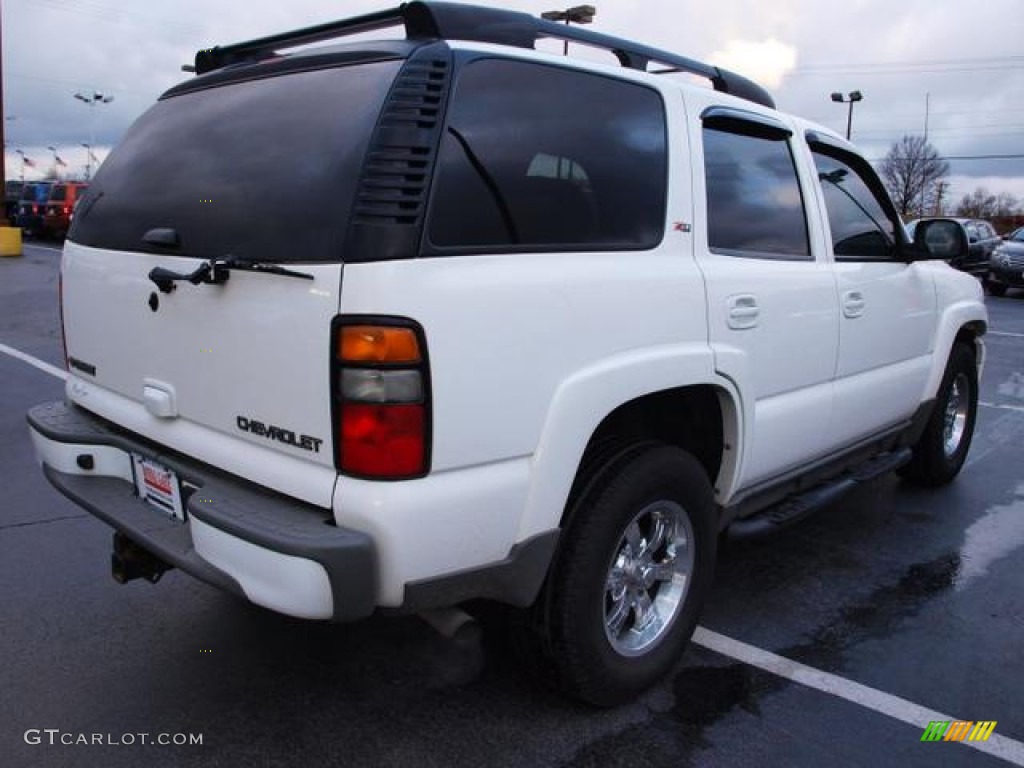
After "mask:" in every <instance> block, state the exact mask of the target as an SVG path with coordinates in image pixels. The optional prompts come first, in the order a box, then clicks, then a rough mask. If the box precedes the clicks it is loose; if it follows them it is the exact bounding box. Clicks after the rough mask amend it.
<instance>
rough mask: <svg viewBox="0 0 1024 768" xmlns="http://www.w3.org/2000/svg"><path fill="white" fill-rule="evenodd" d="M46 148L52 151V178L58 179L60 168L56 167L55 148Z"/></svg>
mask: <svg viewBox="0 0 1024 768" xmlns="http://www.w3.org/2000/svg"><path fill="white" fill-rule="evenodd" d="M47 149H48V150H50V151H51V152H53V178H54V180H55V181H60V170H59V169H58V167H57V148H56V147H47Z"/></svg>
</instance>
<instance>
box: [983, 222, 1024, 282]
mask: <svg viewBox="0 0 1024 768" xmlns="http://www.w3.org/2000/svg"><path fill="white" fill-rule="evenodd" d="M985 287H986V288H988V291H989V293H991V294H992V295H993V296H1002V295H1003V294H1005V293H1006V289H1007V288H1010V287H1016V288H1024V227H1020V228H1018V229H1015V230H1014V231H1013V232H1011V233H1010V234H1009V235H1006V236H1005V237H1004V238H1003V242H1001V243H1000V244H999V245H997V246H996V249H995V250H994V251H993V252H992V259H991V260H990V261H989V266H988V276H987V277H986V278H985Z"/></svg>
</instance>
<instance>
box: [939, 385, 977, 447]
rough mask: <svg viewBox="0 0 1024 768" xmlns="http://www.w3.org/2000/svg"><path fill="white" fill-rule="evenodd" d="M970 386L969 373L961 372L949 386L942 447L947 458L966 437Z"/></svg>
mask: <svg viewBox="0 0 1024 768" xmlns="http://www.w3.org/2000/svg"><path fill="white" fill-rule="evenodd" d="M970 386H971V384H970V382H969V381H968V380H967V375H966V374H964V373H959V374H957V376H956V378H955V379H953V386H951V387H950V388H949V398H948V399H947V400H946V413H945V421H944V427H943V433H942V435H943V439H942V449H943V451H944V452H945V454H946V458H947V459H948V458H950V457H951V456H952V455H953V454H954V453H956V452H957V449H958V448H959V447H960V443H961V442H962V441H963V439H964V431H965V430H966V428H967V411H968V408H969V406H970V389H969V388H970Z"/></svg>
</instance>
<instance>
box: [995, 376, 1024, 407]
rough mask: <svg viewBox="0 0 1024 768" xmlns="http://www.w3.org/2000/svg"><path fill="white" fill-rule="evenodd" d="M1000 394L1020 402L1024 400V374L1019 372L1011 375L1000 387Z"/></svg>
mask: <svg viewBox="0 0 1024 768" xmlns="http://www.w3.org/2000/svg"><path fill="white" fill-rule="evenodd" d="M998 392H999V394H1000V395H1003V396H1004V397H1014V398H1017V399H1018V400H1024V373H1020V372H1018V371H1014V372H1013V373H1011V374H1010V376H1009V378H1007V379H1006V381H1004V382H1003V383H1002V384H1000V385H999V390H998Z"/></svg>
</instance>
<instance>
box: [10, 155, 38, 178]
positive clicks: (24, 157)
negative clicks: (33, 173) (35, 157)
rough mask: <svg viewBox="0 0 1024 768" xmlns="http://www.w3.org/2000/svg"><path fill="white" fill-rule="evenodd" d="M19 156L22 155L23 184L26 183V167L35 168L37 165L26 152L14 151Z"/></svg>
mask: <svg viewBox="0 0 1024 768" xmlns="http://www.w3.org/2000/svg"><path fill="white" fill-rule="evenodd" d="M14 151H15V152H16V153H17V154H19V155H21V183H22V184H24V183H25V166H26V165H27V166H29V167H30V168H31V167H34V166H35V163H33V162H32V158H30V157H29V156H28V155H26V154H25V150H23V149H16V150H14Z"/></svg>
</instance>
